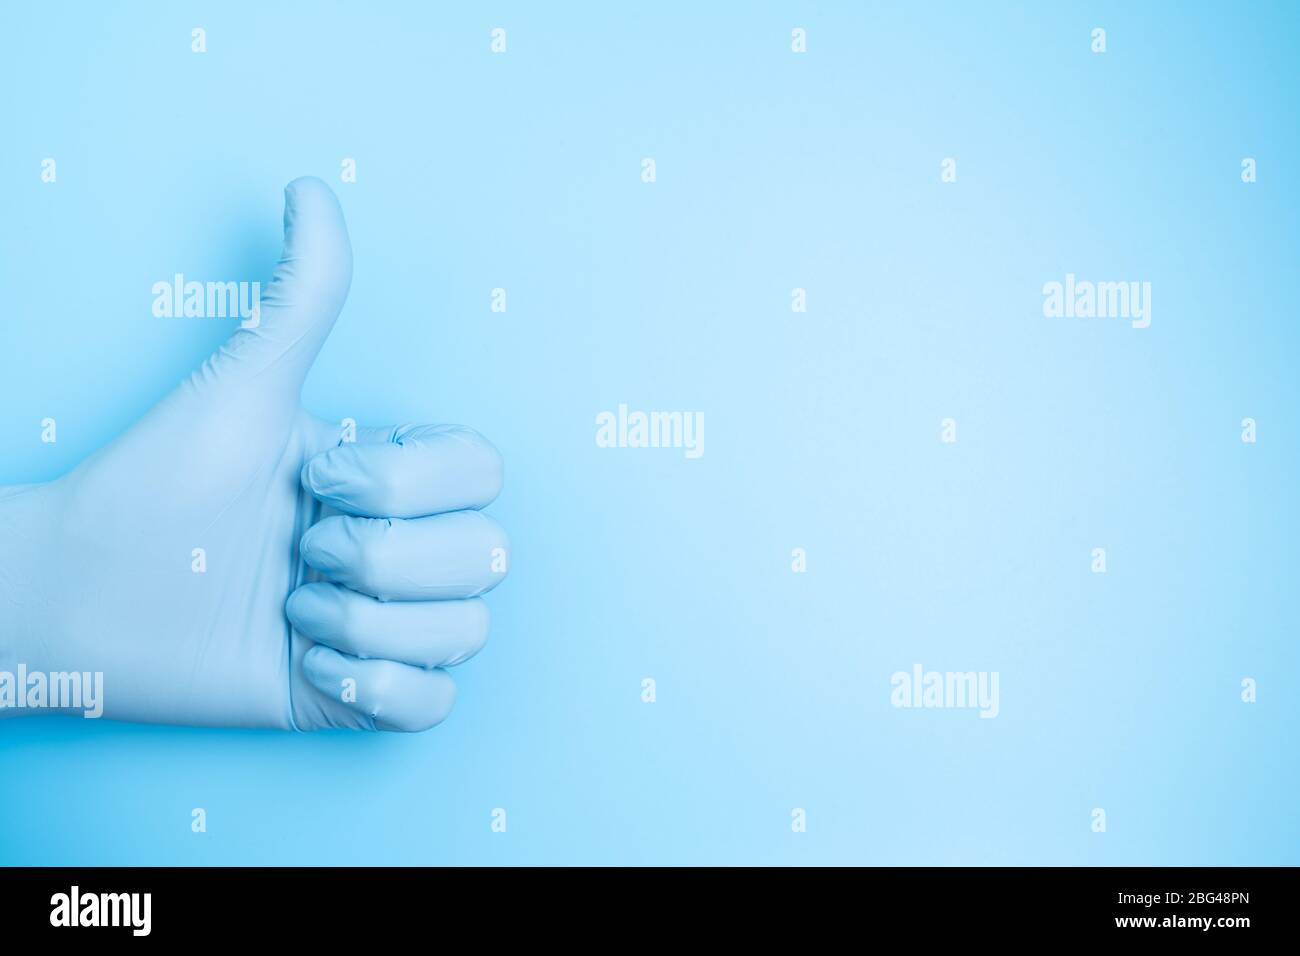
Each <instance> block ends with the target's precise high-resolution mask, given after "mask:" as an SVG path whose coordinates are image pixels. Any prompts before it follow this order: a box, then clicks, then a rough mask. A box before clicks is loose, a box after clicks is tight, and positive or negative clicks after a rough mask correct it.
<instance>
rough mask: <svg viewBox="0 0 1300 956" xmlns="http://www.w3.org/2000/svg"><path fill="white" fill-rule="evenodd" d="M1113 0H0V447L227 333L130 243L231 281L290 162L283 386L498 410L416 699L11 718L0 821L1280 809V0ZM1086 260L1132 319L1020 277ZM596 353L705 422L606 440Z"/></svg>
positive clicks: (267, 242) (812, 819)
mask: <svg viewBox="0 0 1300 956" xmlns="http://www.w3.org/2000/svg"><path fill="white" fill-rule="evenodd" d="M1134 6H1135V5H1132V4H1113V5H1096V4H1091V5H1081V4H1071V5H1064V4H1047V3H1042V4H1028V3H1025V4H978V5H975V4H958V3H942V4H924V5H923V4H908V5H905V6H904V5H898V6H876V5H872V6H869V7H868V6H865V5H861V4H850V3H818V4H812V3H794V2H789V3H767V4H758V5H753V4H734V5H719V6H717V7H710V8H709V9H703V8H701V7H700V5H698V4H687V3H669V4H654V5H651V6H650V7H649V8H644V7H633V6H628V5H623V4H618V5H599V6H598V5H595V4H582V5H572V6H570V7H569V8H568V9H567V10H541V9H538V8H537V7H538V5H536V4H524V3H520V4H515V5H505V4H494V5H491V6H487V7H484V8H482V9H477V10H473V11H463V10H456V9H452V8H450V7H442V6H439V7H438V8H436V9H432V8H430V6H429V5H425V4H416V3H410V4H361V3H357V4H339V5H327V4H314V3H313V4H306V3H303V4H292V5H291V4H255V3H221V4H218V3H185V4H177V3H165V4H164V3H149V4H143V3H141V4H131V5H129V6H123V7H117V8H112V9H110V8H108V7H100V6H98V5H95V6H92V5H90V4H86V5H84V6H74V5H68V4H58V3H54V4H41V5H21V6H19V5H7V6H6V7H5V9H4V12H3V14H0V86H3V88H4V89H5V91H6V93H5V96H4V100H3V106H0V129H3V134H2V142H3V148H0V244H2V245H0V270H2V271H0V275H3V301H4V315H3V318H2V319H0V449H3V452H2V453H0V454H2V455H3V457H2V458H0V464H2V465H3V468H2V469H0V481H5V482H11V483H12V482H26V481H37V480H47V479H51V478H54V477H56V476H58V475H59V474H61V473H63V472H64V471H66V470H67V469H69V468H70V467H72V466H73V465H74V464H75V463H76V462H78V461H79V460H80V459H81V458H83V457H84V456H85V455H87V454H88V453H90V452H91V451H92V450H94V449H95V448H97V447H99V446H101V445H102V444H104V443H105V442H107V441H109V440H110V439H111V438H112V437H113V436H114V435H116V434H118V433H119V432H120V431H121V430H123V429H124V428H125V427H127V426H128V425H129V424H130V423H131V422H132V421H133V420H134V419H136V418H137V417H138V416H139V415H141V414H142V413H143V412H144V411H145V410H146V409H147V408H148V407H149V406H150V405H151V404H152V403H154V402H155V401H156V400H158V399H159V398H160V397H161V396H162V395H164V394H165V393H166V392H167V391H168V390H169V389H170V388H171V387H172V386H173V385H174V384H175V383H176V382H177V381H179V380H180V379H181V378H182V377H183V376H184V375H185V374H186V373H187V372H188V370H189V369H190V368H192V367H193V366H194V365H196V364H197V363H198V362H200V361H201V360H202V358H203V357H204V356H205V355H206V354H207V353H208V352H209V351H210V350H211V349H212V348H214V347H215V346H216V345H217V344H218V343H219V342H220V341H221V340H222V339H223V338H225V337H226V336H227V335H228V334H229V333H230V332H231V331H232V329H233V328H234V322H233V321H227V320H219V319H205V320H181V321H176V320H160V319H155V318H153V317H152V315H151V313H150V305H151V302H152V296H151V294H150V287H151V285H152V284H153V283H154V282H155V281H158V280H168V279H170V277H171V276H172V274H173V273H175V272H183V273H185V275H186V276H187V277H190V278H197V279H221V280H228V279H249V280H251V279H261V280H263V281H265V280H266V279H268V278H269V274H270V271H271V269H272V267H273V265H274V262H275V260H276V257H277V254H278V249H279V244H280V214H281V208H280V204H281V188H282V186H283V185H284V183H286V182H287V181H288V180H290V179H292V178H293V177H295V176H298V175H303V174H315V175H319V176H321V177H322V178H324V179H326V181H328V182H331V183H332V184H333V185H334V187H335V189H336V190H337V191H338V194H339V196H340V199H341V201H342V203H343V207H344V210H345V212H346V214H347V217H348V222H349V225H350V228H351V233H352V241H353V246H354V249H355V259H356V277H355V281H354V284H353V288H352V293H351V297H350V300H349V304H348V306H347V308H346V309H345V311H344V313H343V317H342V319H341V320H340V322H339V324H338V326H337V328H336V330H335V332H334V334H333V336H332V338H331V340H330V341H329V342H328V343H327V344H326V347H325V349H324V352H323V353H322V355H321V357H320V360H319V361H318V363H317V365H316V367H315V369H314V371H313V373H312V375H311V377H310V378H309V380H308V382H307V386H306V389H305V392H304V401H305V404H306V405H307V407H308V408H310V409H312V410H313V411H315V412H317V413H319V414H321V415H324V416H326V417H329V418H332V419H335V420H337V419H341V418H344V417H348V416H350V417H354V418H356V419H357V420H358V421H361V422H363V423H388V422H394V421H423V420H430V421H453V422H463V423H466V424H471V425H473V426H474V427H476V428H478V429H479V430H481V431H482V432H483V433H484V434H486V435H487V436H489V437H490V438H491V439H492V440H493V441H494V442H495V443H496V444H497V445H498V447H500V448H501V450H502V452H503V453H504V455H505V458H506V462H507V490H506V492H505V493H504V495H503V496H502V497H501V499H500V501H499V502H498V503H497V504H496V505H495V506H494V507H493V509H492V510H493V513H494V514H495V515H496V516H497V517H498V518H499V519H500V520H501V521H502V523H503V524H504V525H505V526H506V527H507V528H508V529H509V530H510V532H511V536H512V542H513V554H512V558H513V560H512V569H511V575H510V578H509V580H508V581H507V582H506V583H505V584H504V585H503V586H502V587H501V588H499V589H498V590H497V591H496V592H494V593H493V594H492V595H491V596H490V598H489V601H490V603H491V606H492V610H493V618H494V631H493V638H492V640H491V641H490V643H489V645H488V647H487V649H486V650H485V651H484V652H483V653H482V654H481V655H479V657H477V658H476V659H475V660H473V661H472V662H470V663H469V664H467V665H464V666H462V667H460V668H457V669H456V671H455V676H456V678H457V682H458V685H459V687H460V696H459V701H458V704H457V707H456V710H455V711H454V712H453V714H452V716H451V718H450V719H449V720H448V721H447V723H445V724H444V725H443V726H442V727H440V728H438V729H436V730H434V731H432V732H430V733H427V734H424V735H418V736H413V737H404V736H395V735H394V736H380V735H357V734H349V733H327V734H317V735H289V734H283V733H272V732H242V731H207V730H192V729H185V728H165V727H145V726H128V725H114V724H110V723H107V722H103V723H100V724H91V723H88V722H85V721H78V720H61V719H57V718H41V719H29V720H22V721H8V722H5V723H4V724H3V725H0V862H3V863H28V864H36V863H40V864H145V863H182V864H184V863H196V864H236V863H256V864H270V863H313V864H315V863H320V864H324V863H340V864H352V863H397V864H415V863H489V864H490V863H544V862H551V863H556V862H558V863H595V862H606V863H608V862H618V863H703V862H712V863H832V862H839V863H848V862H853V863H880V864H943V863H950V864H967V863H993V864H1008V863H1046V864H1066V863H1084V864H1104V863H1115V864H1157V863H1159V864H1174V863H1198V864H1199V863H1225V864H1226V863H1233V864H1255V863H1297V862H1300V852H1298V849H1297V848H1298V846H1300V839H1298V838H1300V825H1298V824H1297V820H1296V813H1295V806H1296V793H1297V786H1298V785H1300V771H1298V769H1297V766H1298V764H1297V745H1296V740H1297V737H1296V728H1297V726H1298V718H1300V686H1297V685H1298V684H1300V652H1298V651H1297V641H1296V636H1297V614H1296V600H1295V588H1294V586H1295V581H1296V570H1297V563H1298V562H1297V557H1298V556H1297V550H1296V548H1297V546H1296V530H1297V518H1298V515H1297V506H1296V494H1295V491H1296V487H1297V478H1298V477H1300V474H1298V472H1300V469H1298V465H1300V460H1298V458H1297V451H1296V448H1297V437H1298V436H1297V424H1298V423H1297V414H1296V413H1297V409H1298V408H1300V402H1298V401H1297V399H1298V398H1300V396H1298V395H1297V382H1296V376H1295V363H1296V356H1297V355H1298V354H1300V352H1297V345H1298V344H1300V343H1298V342H1297V338H1298V337H1300V336H1298V334H1297V331H1296V322H1295V277H1296V271H1295V270H1296V252H1297V243H1296V222H1297V213H1298V212H1300V209H1298V208H1297V207H1298V203H1297V200H1298V198H1300V196H1298V193H1297V181H1298V175H1297V169H1296V162H1297V156H1300V150H1298V148H1297V147H1298V146H1300V144H1298V143H1297V138H1298V137H1297V129H1298V127H1297V123H1296V121H1295V117H1296V115H1297V108H1298V107H1300V103H1298V102H1297V101H1298V99H1300V98H1298V96H1297V90H1298V87H1297V76H1298V73H1297V69H1298V68H1297V65H1296V64H1297V62H1298V61H1297V55H1296V54H1297V50H1296V45H1297V41H1296V37H1297V29H1298V28H1300V23H1297V20H1298V19H1300V14H1297V12H1296V11H1297V10H1298V9H1300V8H1297V7H1296V6H1295V5H1294V4H1289V3H1278V4H1257V5H1251V7H1250V8H1249V10H1246V9H1243V8H1240V7H1238V6H1236V5H1232V4H1228V3H1223V4H1217V5H1210V4H1177V5H1175V4H1173V3H1164V4H1143V5H1141V6H1140V9H1136V10H1135V9H1132V7H1134ZM196 26H201V27H204V28H205V29H206V31H207V44H208V52H207V53H205V54H202V55H196V54H194V53H192V52H191V49H190V30H191V29H192V28H193V27H196ZM497 26H500V27H504V28H505V29H506V30H507V37H508V52H507V53H506V54H504V55H492V54H491V53H490V52H489V42H490V38H489V31H490V30H491V29H492V28H493V27H497ZM1095 26H1101V27H1104V28H1105V29H1106V30H1107V42H1108V50H1107V52H1106V53H1105V54H1104V55H1095V54H1093V53H1091V51H1090V31H1091V29H1092V28H1093V27H1095ZM793 27H804V28H806V29H807V31H808V46H809V51H808V53H807V54H804V55H796V54H793V53H792V52H791V50H790V31H791V29H792V28H793ZM1246 156H1251V157H1255V158H1256V159H1257V160H1258V164H1259V167H1258V168H1259V181H1258V182H1257V183H1255V184H1252V185H1247V184H1243V183H1242V181H1241V178H1240V163H1241V160H1242V158H1243V157H1246ZM46 157H53V158H55V159H56V160H57V163H58V179H57V182H56V183H53V184H46V183H42V182H41V181H40V162H41V160H42V159H43V158H46ZM345 157H353V158H355V159H356V162H357V171H358V176H357V182H356V183H343V182H340V175H339V172H340V164H341V162H342V160H343V159H344V158H345ZM643 157H653V158H654V159H655V160H656V163H657V170H658V181H657V182H655V183H654V184H646V183H643V182H642V181H641V177H640V173H641V159H642V158H643ZM945 157H953V158H955V159H956V160H957V163H958V181H957V182H956V183H952V184H944V183H941V182H940V178H939V172H940V168H939V164H940V162H941V160H942V159H944V158H945ZM1067 272H1074V273H1076V274H1077V275H1078V276H1079V277H1080V278H1081V279H1093V280H1138V281H1142V280H1145V281H1150V282H1151V283H1152V286H1153V294H1152V319H1153V321H1152V324H1151V327H1150V328H1149V329H1145V330H1137V329H1132V328H1130V327H1129V324H1128V323H1127V322H1121V321H1111V322H1101V321H1085V320H1069V319H1055V320H1049V319H1046V318H1044V317H1043V314H1042V292H1041V289H1042V286H1043V284H1044V283H1045V282H1048V281H1053V280H1055V281H1061V280H1063V278H1064V276H1065V273H1067ZM494 287H504V288H505V289H507V290H508V312H507V313H505V314H498V313H493V312H491V311H490V309H489V304H490V293H491V290H492V289H493V288H494ZM795 287H802V288H806V289H807V290H808V303H809V307H808V312H807V313H806V314H796V313H793V312H792V311H791V308H790V295H791V290H792V289H793V288H795ZM620 402H626V403H628V404H629V405H630V406H631V407H632V408H640V409H676V410H698V411H702V412H703V413H704V415H705V426H706V427H705V454H704V457H703V458H701V459H699V460H695V461H691V460H686V459H685V458H684V457H683V455H682V453H681V452H680V451H671V450H639V451H634V450H608V449H601V448H598V447H597V446H596V444H595V441H594V434H595V427H594V419H595V415H596V414H597V413H598V412H600V411H602V410H605V409H615V408H616V407H617V405H618V404H619V403H620ZM46 416H53V417H55V418H57V420H58V423H59V441H58V443H57V444H56V445H46V444H42V443H41V442H40V440H39V439H40V425H39V423H40V421H41V419H42V418H44V417H46ZM1247 416H1249V417H1253V418H1255V419H1256V420H1257V421H1258V423H1259V441H1258V443H1257V444H1254V445H1250V444H1244V443H1243V442H1242V441H1241V440H1240V432H1241V429H1240V422H1241V419H1242V418H1244V417H1247ZM947 417H951V418H954V419H955V420H956V421H957V423H958V442H957V443H956V444H953V445H948V444H943V443H941V442H940V440H939V428H940V421H941V420H942V419H943V418H947ZM796 547H801V548H804V549H806V551H807V554H808V570H807V573H805V574H794V573H792V572H791V565H790V562H791V550H792V549H793V548H796ZM1094 547H1104V548H1106V551H1107V561H1108V572H1107V573H1106V574H1104V575H1097V574H1092V573H1091V572H1090V561H1091V549H1092V548H1094ZM913 663H921V664H923V665H924V666H925V667H926V668H931V669H938V670H996V671H998V672H999V673H1000V675H1001V714H1000V716H999V717H998V718H997V719H996V720H981V719H979V718H978V717H977V715H976V713H975V712H974V711H970V710H948V711H915V710H897V709H894V708H892V707H891V706H890V704H889V691H890V686H889V678H890V675H891V674H892V673H893V672H895V671H897V670H907V669H910V668H911V666H912V665H913ZM644 677H653V678H654V679H655V680H656V681H657V685H658V700H657V702H656V703H654V704H653V705H650V704H644V703H642V701H641V680H642V678H644ZM1243 677H1253V678H1255V679H1256V680H1257V681H1258V682H1259V700H1258V703H1256V704H1253V705H1248V704H1244V703H1242V701H1241V700H1240V682H1241V680H1242V678H1243ZM194 807H203V808H205V809H206V811H207V818H208V832H207V833H203V834H196V833H192V832H191V829H190V819H191V818H190V812H191V809H192V808H194ZM495 807H502V808H505V809H506V810H507V812H508V821H509V828H508V831H507V832H506V833H493V832H492V831H491V829H490V822H491V812H492V809H493V808H495ZM794 807H802V808H805V809H806V811H807V815H808V830H807V832H806V833H794V832H792V830H791V826H790V820H791V817H790V813H791V809H792V808H794ZM1094 807H1102V808H1104V809H1105V810H1106V813H1107V824H1108V829H1107V832H1106V833H1104V834H1097V833H1093V832H1091V829H1090V822H1091V817H1090V814H1091V811H1092V809H1093V808H1094Z"/></svg>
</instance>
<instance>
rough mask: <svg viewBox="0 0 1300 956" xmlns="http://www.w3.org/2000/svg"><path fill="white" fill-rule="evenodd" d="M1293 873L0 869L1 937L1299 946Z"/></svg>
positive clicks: (346, 941)
mask: <svg viewBox="0 0 1300 956" xmlns="http://www.w3.org/2000/svg"><path fill="white" fill-rule="evenodd" d="M1296 872H1297V871H1296V870H1294V869H1287V868H1038V869H1033V868H1028V869H1022V868H960V869H955V868H954V869H879V868H864V869H672V868H661V869H630V868H629V869H600V870H596V869H582V868H572V869H422V868H400V869H380V868H224V869H187V868H121V869H119V868H84V869H75V868H72V869H64V868H50V869H45V868H13V869H0V927H2V929H0V932H3V934H4V937H5V940H6V942H16V941H18V940H20V939H26V938H31V937H43V938H44V939H47V940H51V941H53V940H56V939H57V938H58V937H60V936H63V937H67V936H69V934H76V936H77V941H78V942H80V943H90V944H94V943H96V942H98V941H104V942H109V941H110V940H109V937H116V938H118V939H119V940H120V941H125V942H129V941H132V940H134V939H162V940H167V941H171V942H186V941H196V942H201V943H207V944H211V943H217V942H222V941H227V940H228V941H232V942H244V941H253V940H258V941H260V940H272V941H273V940H279V939H286V940H292V941H293V942H296V943H311V942H320V943H323V944H326V945H331V946H339V945H347V944H349V943H360V942H366V943H369V944H372V945H373V944H375V943H376V942H381V941H382V940H384V939H388V938H401V936H402V935H403V934H406V933H417V934H418V933H421V932H425V931H427V930H429V929H431V928H433V927H436V926H439V925H442V924H445V923H458V922H459V923H462V925H463V926H464V928H465V929H466V931H468V932H475V931H477V932H483V933H486V934H488V939H489V940H490V941H499V939H500V937H501V936H502V935H509V934H510V933H511V932H512V931H513V932H519V933H523V934H524V935H525V936H527V935H528V934H530V933H531V934H533V936H534V941H539V942H540V941H545V939H546V938H547V937H549V936H551V935H552V934H553V933H554V932H558V931H561V930H562V931H563V932H564V933H567V934H573V935H575V936H586V935H593V936H597V937H598V938H602V939H605V940H606V941H607V942H610V943H612V942H613V941H614V940H616V939H618V938H620V937H621V936H623V934H629V935H628V936H627V937H626V938H629V939H635V938H637V937H638V936H644V935H645V934H649V936H648V937H646V938H656V937H659V935H660V934H662V933H664V932H666V931H669V930H673V931H682V932H686V933H688V934H692V938H695V939H697V940H698V938H699V934H703V933H708V934H709V935H714V934H717V933H726V934H730V935H731V936H732V938H733V939H734V940H736V941H739V940H740V939H746V938H750V937H755V936H756V937H758V938H759V939H761V940H769V941H770V940H772V938H773V937H783V936H786V935H789V934H794V935H795V936H796V937H798V935H799V934H800V933H803V934H805V938H806V937H807V936H809V935H811V936H822V935H823V934H825V933H827V932H832V933H835V932H839V931H844V932H849V933H852V934H854V936H855V937H856V938H859V939H861V938H862V934H864V933H866V932H872V933H874V932H876V931H877V930H889V928H890V927H893V928H896V929H902V930H903V931H905V932H911V931H912V930H914V929H916V928H918V927H919V928H921V929H922V930H923V931H924V939H925V940H926V941H927V942H931V941H934V940H939V939H945V938H952V939H965V940H967V941H971V940H974V939H980V940H983V941H999V940H1004V939H1005V940H1021V939H1024V940H1051V939H1061V940H1071V939H1074V938H1079V937H1089V938H1094V937H1096V936H1099V935H1101V936H1106V937H1109V938H1113V939H1120V938H1122V937H1124V936H1132V937H1134V938H1135V939H1138V940H1147V941H1156V940H1161V939H1167V940H1169V941H1170V942H1173V943H1175V944H1177V945H1181V944H1182V943H1183V942H1184V941H1189V940H1191V939H1192V938H1194V937H1195V938H1203V939H1205V940H1214V941H1215V942H1216V943H1219V944H1227V945H1232V943H1233V942H1234V941H1238V940H1241V941H1244V940H1247V939H1260V938H1261V934H1262V936H1263V938H1272V937H1275V936H1277V937H1281V938H1287V937H1293V936H1294V935H1295V933H1294V930H1293V929H1292V927H1293V926H1294V925H1295V923H1294V920H1295V910H1296V907H1295V906H1294V904H1293V900H1294V899H1295V888H1296V879H1295V877H1296ZM475 927H477V930H475ZM609 933H614V934H616V935H614V936H609V935H607V934H609ZM394 934H396V936H395V937H394ZM1243 934H1244V935H1243ZM426 938H427V937H426ZM681 938H683V937H676V936H675V937H670V938H660V942H661V943H662V944H664V945H667V943H668V942H669V941H670V939H681ZM881 939H882V941H883V937H881Z"/></svg>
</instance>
